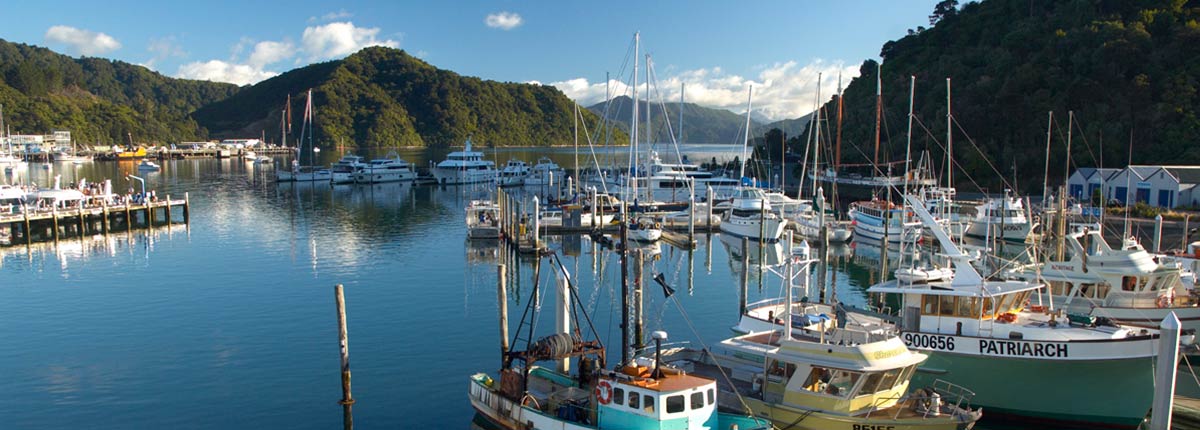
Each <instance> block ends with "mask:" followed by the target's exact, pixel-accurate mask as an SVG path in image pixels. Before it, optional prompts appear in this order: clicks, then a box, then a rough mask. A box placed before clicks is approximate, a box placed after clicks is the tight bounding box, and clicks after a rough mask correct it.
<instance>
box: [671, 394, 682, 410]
mask: <svg viewBox="0 0 1200 430" xmlns="http://www.w3.org/2000/svg"><path fill="white" fill-rule="evenodd" d="M676 412H683V395H682V394H679V395H675V396H671V397H667V413H668V414H673V413H676Z"/></svg>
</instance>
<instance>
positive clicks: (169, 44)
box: [141, 36, 188, 69]
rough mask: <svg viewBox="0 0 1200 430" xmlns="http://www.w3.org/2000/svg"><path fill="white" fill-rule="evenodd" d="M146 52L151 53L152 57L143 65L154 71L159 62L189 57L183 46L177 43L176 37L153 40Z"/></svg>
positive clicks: (147, 46)
mask: <svg viewBox="0 0 1200 430" xmlns="http://www.w3.org/2000/svg"><path fill="white" fill-rule="evenodd" d="M146 50H147V51H150V54H151V57H150V59H149V60H146V61H145V62H144V63H141V65H143V66H146V68H149V69H154V66H155V65H157V64H158V62H159V61H162V60H166V59H168V58H172V57H177V58H183V57H187V55H188V53H187V51H184V50H183V46H180V45H179V43H178V42H176V41H175V36H167V37H156V38H151V39H150V43H149V44H147V45H146Z"/></svg>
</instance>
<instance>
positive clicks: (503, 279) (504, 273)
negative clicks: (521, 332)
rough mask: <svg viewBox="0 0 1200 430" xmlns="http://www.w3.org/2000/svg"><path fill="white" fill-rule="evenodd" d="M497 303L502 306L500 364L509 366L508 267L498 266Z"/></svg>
mask: <svg viewBox="0 0 1200 430" xmlns="http://www.w3.org/2000/svg"><path fill="white" fill-rule="evenodd" d="M496 283H497V285H498V286H499V288H498V289H497V291H496V293H497V298H496V299H497V301H496V303H497V304H498V305H499V306H500V363H501V364H502V365H506V364H508V266H505V265H503V264H500V265H497V266H496Z"/></svg>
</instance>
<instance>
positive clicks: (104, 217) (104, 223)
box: [100, 199, 108, 236]
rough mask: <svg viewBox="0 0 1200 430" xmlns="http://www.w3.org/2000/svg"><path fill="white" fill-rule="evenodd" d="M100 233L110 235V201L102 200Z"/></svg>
mask: <svg viewBox="0 0 1200 430" xmlns="http://www.w3.org/2000/svg"><path fill="white" fill-rule="evenodd" d="M100 231H102V232H104V235H105V236H107V235H108V199H101V200H100Z"/></svg>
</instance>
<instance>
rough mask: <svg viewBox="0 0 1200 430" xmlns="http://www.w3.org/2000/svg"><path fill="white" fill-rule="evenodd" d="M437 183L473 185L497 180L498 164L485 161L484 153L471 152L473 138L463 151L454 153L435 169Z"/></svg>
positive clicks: (434, 174) (468, 141)
mask: <svg viewBox="0 0 1200 430" xmlns="http://www.w3.org/2000/svg"><path fill="white" fill-rule="evenodd" d="M433 176H434V178H437V183H439V184H443V185H454V184H473V183H478V182H491V181H494V180H496V164H495V163H493V162H491V161H487V160H484V159H483V153H482V152H478V151H472V150H471V138H467V145H466V148H464V149H463V150H462V151H454V152H451V153H450V154H449V155H447V156H446V160H445V161H442V162H441V163H438V164H437V165H436V166H434V168H433Z"/></svg>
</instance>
